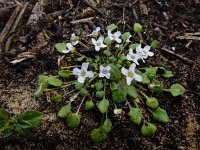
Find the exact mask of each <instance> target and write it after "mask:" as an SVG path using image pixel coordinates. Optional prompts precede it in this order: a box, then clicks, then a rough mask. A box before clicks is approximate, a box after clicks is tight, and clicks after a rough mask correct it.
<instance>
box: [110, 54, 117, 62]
mask: <svg viewBox="0 0 200 150" xmlns="http://www.w3.org/2000/svg"><path fill="white" fill-rule="evenodd" d="M108 60H109V62H111V63H114V62H115V61H116V60H117V59H116V58H115V57H114V56H111V57H109V58H108Z"/></svg>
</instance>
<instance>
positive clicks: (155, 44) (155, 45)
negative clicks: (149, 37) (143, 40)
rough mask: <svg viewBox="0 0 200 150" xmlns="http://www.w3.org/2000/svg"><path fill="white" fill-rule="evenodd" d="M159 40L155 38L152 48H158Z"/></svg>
mask: <svg viewBox="0 0 200 150" xmlns="http://www.w3.org/2000/svg"><path fill="white" fill-rule="evenodd" d="M158 43H159V42H158V41H157V40H153V41H152V42H151V48H152V49H156V48H157V46H158Z"/></svg>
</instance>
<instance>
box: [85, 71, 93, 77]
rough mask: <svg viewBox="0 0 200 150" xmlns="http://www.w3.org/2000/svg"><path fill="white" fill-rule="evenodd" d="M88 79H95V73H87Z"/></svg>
mask: <svg viewBox="0 0 200 150" xmlns="http://www.w3.org/2000/svg"><path fill="white" fill-rule="evenodd" d="M86 77H88V78H92V77H94V73H93V72H92V71H87V72H86Z"/></svg>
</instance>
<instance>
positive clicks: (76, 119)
mask: <svg viewBox="0 0 200 150" xmlns="http://www.w3.org/2000/svg"><path fill="white" fill-rule="evenodd" d="M80 120H81V116H80V115H78V114H76V113H70V114H69V115H67V126H68V127H70V128H76V127H78V126H79V124H80Z"/></svg>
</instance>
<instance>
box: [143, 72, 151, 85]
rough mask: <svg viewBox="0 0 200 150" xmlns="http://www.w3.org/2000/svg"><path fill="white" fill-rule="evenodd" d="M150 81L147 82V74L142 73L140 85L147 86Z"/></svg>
mask: <svg viewBox="0 0 200 150" xmlns="http://www.w3.org/2000/svg"><path fill="white" fill-rule="evenodd" d="M150 82H151V81H150V80H149V77H148V76H147V74H145V73H143V74H142V84H149V83H150Z"/></svg>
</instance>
